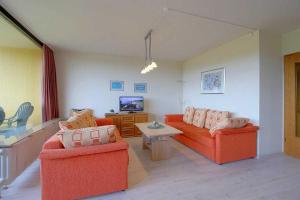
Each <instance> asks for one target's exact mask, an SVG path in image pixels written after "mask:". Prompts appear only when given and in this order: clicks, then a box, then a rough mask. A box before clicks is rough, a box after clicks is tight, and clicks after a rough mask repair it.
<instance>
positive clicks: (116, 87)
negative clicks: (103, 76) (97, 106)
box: [110, 81, 124, 91]
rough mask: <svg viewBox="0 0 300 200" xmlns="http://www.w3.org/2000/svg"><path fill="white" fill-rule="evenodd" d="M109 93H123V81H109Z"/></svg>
mask: <svg viewBox="0 0 300 200" xmlns="http://www.w3.org/2000/svg"><path fill="white" fill-rule="evenodd" d="M110 91H124V81H110Z"/></svg>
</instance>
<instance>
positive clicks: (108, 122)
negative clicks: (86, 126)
mask: <svg viewBox="0 0 300 200" xmlns="http://www.w3.org/2000/svg"><path fill="white" fill-rule="evenodd" d="M96 124H97V126H105V125H113V119H111V118H98V119H96Z"/></svg>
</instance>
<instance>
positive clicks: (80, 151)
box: [40, 119, 128, 200]
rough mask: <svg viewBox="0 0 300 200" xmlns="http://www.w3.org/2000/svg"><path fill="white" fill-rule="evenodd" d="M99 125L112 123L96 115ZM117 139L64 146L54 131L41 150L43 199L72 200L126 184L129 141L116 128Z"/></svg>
mask: <svg viewBox="0 0 300 200" xmlns="http://www.w3.org/2000/svg"><path fill="white" fill-rule="evenodd" d="M96 123H97V125H98V126H102V125H110V124H112V120H111V119H97V120H96ZM115 135H116V138H117V142H115V143H109V144H102V145H94V146H86V147H76V148H71V149H64V147H63V145H62V143H61V142H60V140H59V138H58V137H57V135H53V136H52V137H51V138H50V139H49V140H48V141H47V142H46V143H45V144H44V146H43V150H42V152H41V153H40V161H41V170H40V171H41V189H42V199H43V200H54V199H55V200H71V199H80V198H84V197H88V196H95V195H101V194H105V193H111V192H115V191H121V190H125V189H127V188H128V183H127V180H128V144H127V143H126V142H125V141H124V140H123V139H122V138H121V136H120V134H119V131H118V130H117V129H116V130H115Z"/></svg>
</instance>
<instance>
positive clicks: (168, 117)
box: [165, 114, 183, 122]
mask: <svg viewBox="0 0 300 200" xmlns="http://www.w3.org/2000/svg"><path fill="white" fill-rule="evenodd" d="M182 121H183V115H182V114H175V115H165V122H182Z"/></svg>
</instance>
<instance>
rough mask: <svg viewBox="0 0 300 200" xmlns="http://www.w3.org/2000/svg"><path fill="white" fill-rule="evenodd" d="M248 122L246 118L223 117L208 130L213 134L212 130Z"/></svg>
mask: <svg viewBox="0 0 300 200" xmlns="http://www.w3.org/2000/svg"><path fill="white" fill-rule="evenodd" d="M248 122H249V119H248V118H225V119H223V120H221V121H219V122H218V123H217V124H216V125H215V126H214V127H212V128H211V129H210V130H209V132H210V134H212V135H214V132H215V131H216V130H219V129H223V128H241V127H244V126H245V125H246V124H247V123H248Z"/></svg>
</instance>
